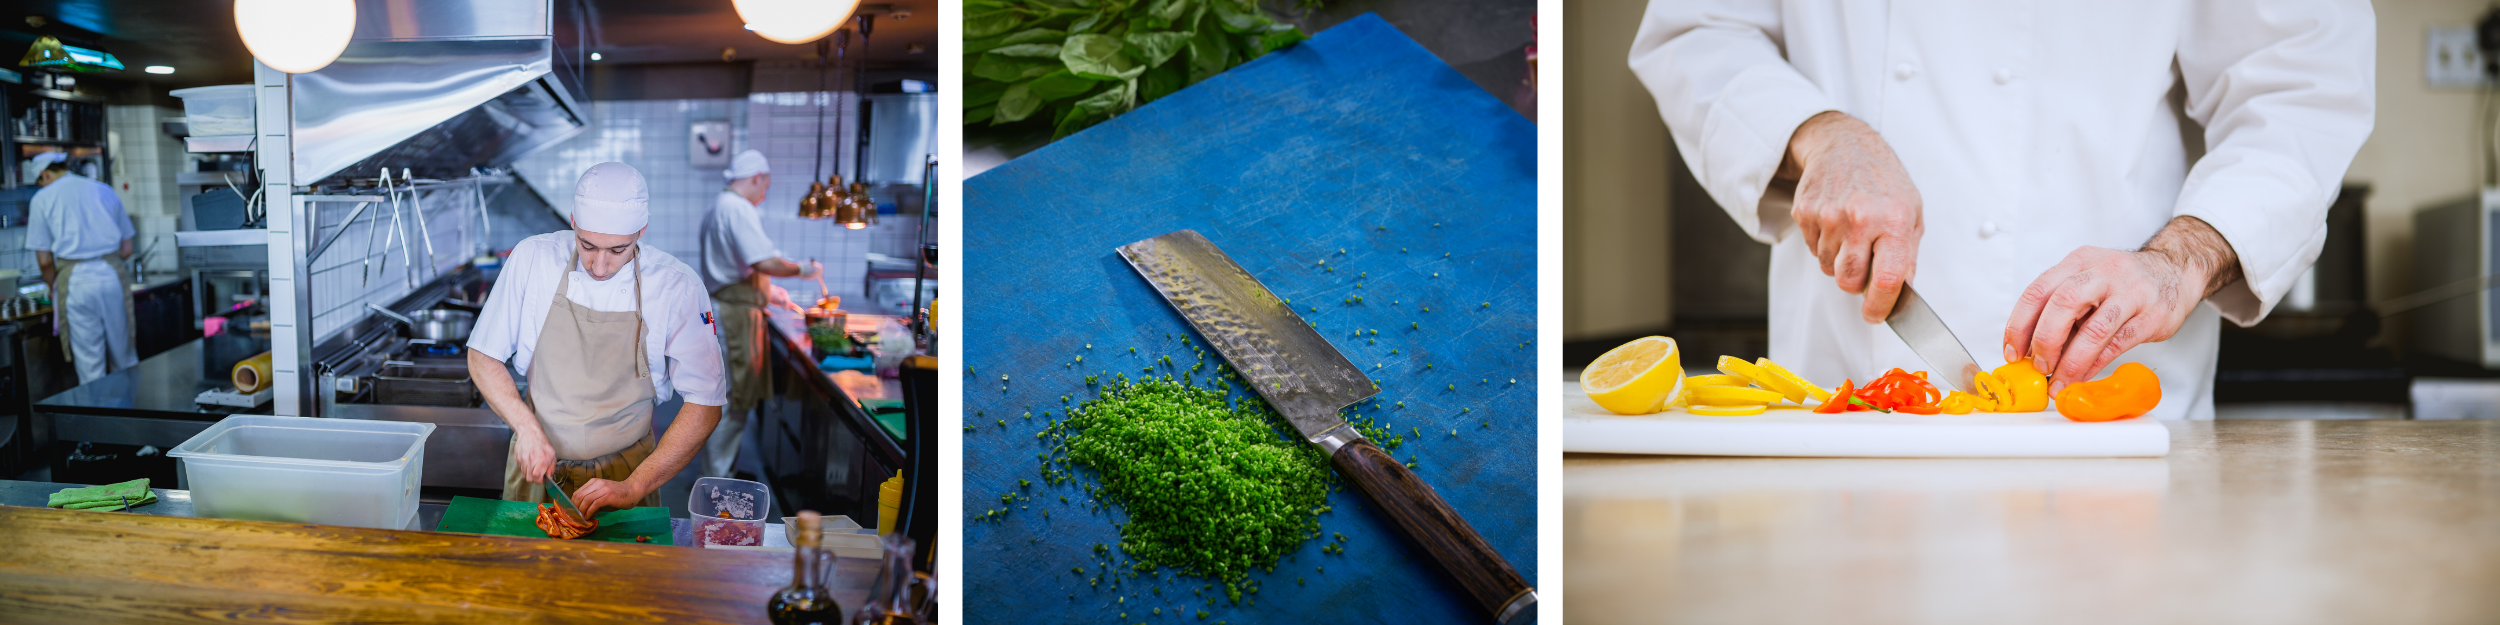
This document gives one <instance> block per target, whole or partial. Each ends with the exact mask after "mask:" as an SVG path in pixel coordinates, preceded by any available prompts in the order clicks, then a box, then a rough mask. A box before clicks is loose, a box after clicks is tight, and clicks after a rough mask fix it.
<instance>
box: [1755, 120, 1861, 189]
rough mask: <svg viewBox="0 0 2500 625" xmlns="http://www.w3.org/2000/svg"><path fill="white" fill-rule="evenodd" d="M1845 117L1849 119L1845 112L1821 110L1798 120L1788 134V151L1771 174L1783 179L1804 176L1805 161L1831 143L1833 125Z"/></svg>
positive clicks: (1809, 160)
mask: <svg viewBox="0 0 2500 625" xmlns="http://www.w3.org/2000/svg"><path fill="white" fill-rule="evenodd" d="M1847 119H1849V114H1847V113H1842V112H1840V111H1823V112H1821V113H1815V114H1814V116H1813V117H1808V118H1806V120H1805V121H1803V122H1799V123H1798V124H1797V129H1796V130H1793V131H1790V132H1789V134H1788V151H1787V153H1786V154H1784V155H1783V156H1782V157H1781V158H1780V165H1779V169H1778V171H1776V172H1774V173H1773V174H1772V177H1773V178H1779V179H1783V180H1795V179H1797V178H1800V177H1804V176H1805V168H1806V163H1808V162H1811V161H1812V160H1813V159H1814V157H1815V155H1818V154H1821V153H1822V151H1823V149H1824V148H1825V147H1826V146H1828V145H1830V144H1831V138H1830V135H1831V133H1832V129H1833V127H1834V126H1833V125H1834V124H1837V123H1840V122H1842V121H1846V120H1847Z"/></svg>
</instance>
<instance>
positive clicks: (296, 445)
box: [165, 415, 434, 529]
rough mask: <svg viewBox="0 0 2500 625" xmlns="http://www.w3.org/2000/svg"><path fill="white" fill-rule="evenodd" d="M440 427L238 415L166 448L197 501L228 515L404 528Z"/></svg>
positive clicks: (210, 513) (207, 512)
mask: <svg viewBox="0 0 2500 625" xmlns="http://www.w3.org/2000/svg"><path fill="white" fill-rule="evenodd" d="M433 433H434V424H431V423H403V422H398V421H363V420H357V419H315V418H307V417H272V416H255V415H236V416H231V417H226V418H225V419H223V420H220V421H218V422H217V425H213V426H209V428H208V429H206V430H202V431H201V432H200V433H199V434H198V435H196V436H192V437H191V440H187V441H183V442H182V445H180V446H177V447H175V448H174V449H173V451H169V452H166V453H165V455H167V456H171V457H173V458H176V459H178V460H179V461H180V462H181V464H180V473H179V475H180V476H181V478H182V485H183V487H185V488H189V489H191V507H192V509H193V510H195V511H197V512H198V513H199V515H200V516H204V517H213V518H220V519H249V520H256V521H285V522H292V523H319V524H323V525H350V526H356V527H375V528H384V529H402V528H406V527H408V525H409V524H410V523H411V522H412V521H413V520H414V519H415V518H416V516H417V484H418V483H419V482H421V481H423V479H424V477H425V440H426V437H428V436H431V435H433Z"/></svg>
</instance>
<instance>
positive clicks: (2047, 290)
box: [2005, 216, 2240, 394]
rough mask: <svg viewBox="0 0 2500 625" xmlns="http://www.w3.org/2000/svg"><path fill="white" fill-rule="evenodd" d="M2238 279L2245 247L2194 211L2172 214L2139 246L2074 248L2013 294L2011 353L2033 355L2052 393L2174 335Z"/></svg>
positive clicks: (2008, 334)
mask: <svg viewBox="0 0 2500 625" xmlns="http://www.w3.org/2000/svg"><path fill="white" fill-rule="evenodd" d="M2239 279H2240V261H2239V254H2238V253H2237V252H2233V251H2232V250H2231V244H2230V242H2228V241H2225V240H2223V238H2222V233H2220V232H2216V231H2214V228H2213V226H2212V225H2211V224H2207V223H2205V220H2202V219H2197V218H2195V217H2187V216H2180V217H2175V218H2172V219H2171V220H2170V225H2169V226H2166V227H2163V228H2162V230H2161V232H2160V233H2158V234H2155V235H2153V240H2152V241H2149V242H2146V243H2145V244H2144V249H2142V250H2140V251H2134V252H2125V251H2119V250H2113V249H2109V248H2104V247H2091V246H2085V247H2082V248H2079V249H2076V250H2075V251H2074V253H2071V254H2067V255H2066V260H2063V261H2059V262H2058V263H2057V266H2055V267H2050V268H2049V270H2048V272H2047V273H2043V274H2040V278H2039V279H2037V280H2033V281H2031V288H2028V289H2023V295H2022V297H2021V298H2020V299H2017V300H2015V301H2014V315H2013V317H2011V318H2009V319H2006V321H2005V360H2006V361H2007V362H2012V361H2013V360H2014V359H2016V358H2022V357H2026V356H2028V357H2030V358H2031V359H2032V367H2034V368H2037V369H2039V370H2041V371H2044V372H2048V373H2049V374H2050V377H2051V378H2052V379H2053V380H2055V382H2054V383H2052V384H2051V385H2050V387H2049V392H2050V393H2052V394H2054V393H2056V392H2057V391H2060V390H2064V389H2065V388H2066V384H2067V383H2070V382H2082V381H2086V380H2090V379H2091V376H2092V375H2094V374H2096V373H2099V372H2100V370H2101V368H2102V367H2107V366H2109V363H2110V361H2112V360H2116V359H2118V355H2119V354H2124V353H2126V352H2127V350H2129V349H2134V348H2135V346H2137V345H2141V344H2145V343H2159V342H2162V341H2166V340H2169V339H2170V336H2171V335H2173V334H2176V333H2178V331H2179V326H2180V325H2181V324H2185V323H2187V317H2188V313H2190V312H2194V311H2195V310H2196V304H2197V303H2198V302H2202V301H2204V300H2205V298H2206V297H2207V296H2210V295H2213V293H2214V291H2217V290H2220V289H2221V288H2222V286H2223V285H2226V284H2230V283H2232V282H2234V281H2237V280H2239ZM2052 367H2054V368H2052Z"/></svg>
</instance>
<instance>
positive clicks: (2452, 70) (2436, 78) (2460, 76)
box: [2422, 26, 2489, 89]
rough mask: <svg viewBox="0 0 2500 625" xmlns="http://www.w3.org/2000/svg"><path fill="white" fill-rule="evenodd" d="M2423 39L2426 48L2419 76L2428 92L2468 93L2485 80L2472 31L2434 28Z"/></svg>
mask: <svg viewBox="0 0 2500 625" xmlns="http://www.w3.org/2000/svg"><path fill="white" fill-rule="evenodd" d="M2425 39H2427V40H2428V41H2429V42H2430V44H2429V45H2430V47H2429V50H2427V51H2426V52H2425V53H2424V54H2423V55H2422V57H2423V63H2424V65H2425V69H2424V70H2423V72H2424V75H2425V76H2426V77H2427V78H2429V79H2430V83H2431V87H2432V88H2434V89H2439V88H2448V89H2471V88H2476V87H2481V86H2483V84H2484V83H2485V82H2486V81H2487V80H2489V78H2487V77H2486V76H2485V75H2484V74H2483V51H2482V49H2480V48H2478V47H2476V46H2475V45H2474V27H2472V26H2442V27H2434V28H2432V29H2431V32H2430V36H2429V37H2426V38H2425Z"/></svg>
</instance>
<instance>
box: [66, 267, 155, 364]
mask: <svg viewBox="0 0 2500 625" xmlns="http://www.w3.org/2000/svg"><path fill="white" fill-rule="evenodd" d="M87 263H105V264H106V265H108V266H111V267H112V268H113V276H114V277H115V278H118V279H119V281H120V282H121V285H122V331H123V332H126V333H129V335H130V340H132V341H137V340H139V316H138V314H137V312H136V311H135V310H133V308H136V307H135V306H133V305H132V304H131V301H130V267H128V266H126V265H123V264H121V263H114V262H109V261H106V260H104V257H102V256H98V257H95V258H89V259H85V260H71V259H62V260H61V261H60V262H57V263H54V264H53V271H52V285H51V286H52V335H53V336H57V337H61V359H62V360H66V361H69V362H77V361H78V354H77V353H76V351H77V350H76V349H74V348H73V347H72V346H73V345H75V344H74V343H71V342H70V338H69V317H68V316H67V314H68V310H69V274H70V272H71V271H74V270H76V269H77V268H78V266H79V265H84V264H87ZM108 345H109V343H108ZM134 348H135V346H134ZM104 369H105V370H106V371H111V370H112V369H113V350H112V348H111V347H106V348H105V350H104Z"/></svg>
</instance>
